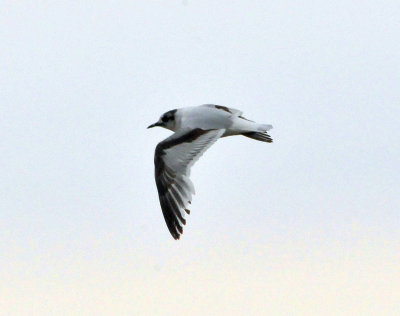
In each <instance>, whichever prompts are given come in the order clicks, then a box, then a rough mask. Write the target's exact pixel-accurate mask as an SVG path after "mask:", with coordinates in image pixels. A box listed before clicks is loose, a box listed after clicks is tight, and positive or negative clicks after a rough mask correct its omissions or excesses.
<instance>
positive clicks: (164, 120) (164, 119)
mask: <svg viewBox="0 0 400 316" xmlns="http://www.w3.org/2000/svg"><path fill="white" fill-rule="evenodd" d="M161 120H162V121H163V122H164V123H166V122H168V120H169V118H168V117H166V116H163V117H162V119H161Z"/></svg>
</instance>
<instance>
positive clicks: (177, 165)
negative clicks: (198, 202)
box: [147, 104, 272, 239]
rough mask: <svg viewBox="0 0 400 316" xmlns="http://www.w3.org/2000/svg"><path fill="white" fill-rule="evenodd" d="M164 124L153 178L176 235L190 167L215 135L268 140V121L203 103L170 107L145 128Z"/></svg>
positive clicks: (190, 189) (189, 190)
mask: <svg viewBox="0 0 400 316" xmlns="http://www.w3.org/2000/svg"><path fill="white" fill-rule="evenodd" d="M156 126H160V127H164V128H166V129H169V130H171V131H173V132H175V133H174V134H172V135H171V136H170V137H168V138H166V139H164V140H163V141H162V142H160V143H159V144H158V145H157V146H156V150H155V155H154V165H155V179H156V185H157V190H158V196H159V199H160V205H161V209H162V212H163V215H164V219H165V222H166V224H167V227H168V230H169V232H170V233H171V235H172V237H173V238H174V239H179V237H180V236H181V234H182V233H183V228H182V227H183V225H185V224H186V219H185V214H190V211H189V210H188V205H189V204H191V201H192V195H193V194H195V190H194V186H193V183H192V181H191V180H190V178H189V177H190V168H191V167H192V166H193V164H194V163H195V162H196V161H197V160H198V159H199V158H200V156H201V155H203V153H204V152H205V151H206V150H207V149H208V148H210V146H211V145H212V144H214V143H215V142H216V141H217V140H218V139H219V138H221V137H226V136H233V135H243V136H246V137H249V138H252V139H255V140H258V141H262V142H266V143H272V138H271V137H270V136H269V135H268V134H267V131H269V130H270V129H271V128H272V125H269V124H258V123H255V122H253V121H251V120H248V119H246V118H245V117H243V116H242V112H241V111H239V110H236V109H232V108H228V107H226V106H222V105H215V104H203V105H199V106H191V107H185V108H179V109H174V110H171V111H168V112H166V113H164V114H163V115H162V116H161V117H160V119H159V120H158V121H157V122H156V123H154V124H151V125H150V126H149V127H147V128H152V127H156Z"/></svg>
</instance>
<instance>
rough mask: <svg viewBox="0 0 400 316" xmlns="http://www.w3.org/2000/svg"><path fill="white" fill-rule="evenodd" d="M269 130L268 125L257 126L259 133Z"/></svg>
mask: <svg viewBox="0 0 400 316" xmlns="http://www.w3.org/2000/svg"><path fill="white" fill-rule="evenodd" d="M270 129H272V125H270V124H259V125H258V130H259V131H260V132H268V131H269V130H270Z"/></svg>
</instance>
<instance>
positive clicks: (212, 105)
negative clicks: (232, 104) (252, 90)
mask: <svg viewBox="0 0 400 316" xmlns="http://www.w3.org/2000/svg"><path fill="white" fill-rule="evenodd" d="M202 106H204V107H209V108H214V109H217V110H221V111H225V112H227V113H231V114H233V115H235V116H239V115H242V114H243V112H242V111H240V110H237V109H233V108H228V107H227V106H223V105H216V104H203V105H202Z"/></svg>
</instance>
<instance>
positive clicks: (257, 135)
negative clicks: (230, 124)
mask: <svg viewBox="0 0 400 316" xmlns="http://www.w3.org/2000/svg"><path fill="white" fill-rule="evenodd" d="M271 128H272V126H271ZM242 135H243V136H246V137H249V138H252V139H255V140H259V141H260V142H265V143H272V138H271V136H269V135H268V134H267V133H266V132H263V133H260V132H247V133H243V134H242Z"/></svg>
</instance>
